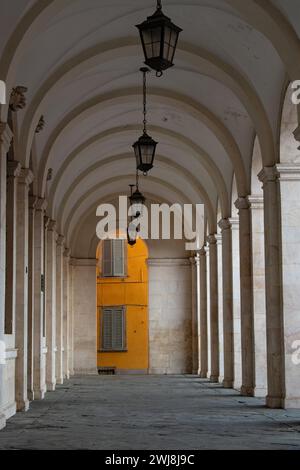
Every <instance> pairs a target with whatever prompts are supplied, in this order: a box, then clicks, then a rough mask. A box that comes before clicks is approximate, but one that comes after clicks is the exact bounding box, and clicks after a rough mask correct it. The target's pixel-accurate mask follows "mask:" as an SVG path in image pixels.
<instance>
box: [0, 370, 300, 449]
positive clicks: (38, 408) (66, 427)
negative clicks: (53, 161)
mask: <svg viewBox="0 0 300 470" xmlns="http://www.w3.org/2000/svg"><path fill="white" fill-rule="evenodd" d="M0 449H53V450H55V449H105V450H112V449H115V450H142V449H146V450H153V449H155V450H156V449H157V450H161V449H163V450H176V449H184V450H190V449H199V450H202V449H300V410H297V411H296V410H295V411H284V410H267V409H266V408H264V406H263V400H260V399H254V398H241V397H240V396H239V395H238V394H237V393H235V392H233V391H230V390H229V391H226V390H223V389H222V388H221V387H220V386H218V385H217V386H216V385H211V384H208V383H207V382H205V381H201V380H200V379H199V378H195V377H190V376H189V377H183V376H176V377H175V376H174V377H173V376H172V377H164V376H163V377H157V376H155V377H152V376H134V377H120V376H107V377H84V378H81V377H79V378H78V377H77V378H73V379H72V380H70V381H69V382H68V383H67V384H66V385H64V386H60V387H59V388H58V390H57V391H56V392H55V393H53V392H52V393H48V394H47V396H46V399H45V400H44V401H37V402H34V403H32V404H31V407H30V411H29V412H28V413H18V414H17V415H16V416H15V417H13V418H12V419H11V420H9V422H8V425H7V427H6V429H4V430H3V431H1V432H0Z"/></svg>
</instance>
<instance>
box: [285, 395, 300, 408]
mask: <svg viewBox="0 0 300 470" xmlns="http://www.w3.org/2000/svg"><path fill="white" fill-rule="evenodd" d="M283 406H284V408H285V409H295V408H297V409H299V408H300V398H297V397H295V398H286V399H285V400H284V403H283Z"/></svg>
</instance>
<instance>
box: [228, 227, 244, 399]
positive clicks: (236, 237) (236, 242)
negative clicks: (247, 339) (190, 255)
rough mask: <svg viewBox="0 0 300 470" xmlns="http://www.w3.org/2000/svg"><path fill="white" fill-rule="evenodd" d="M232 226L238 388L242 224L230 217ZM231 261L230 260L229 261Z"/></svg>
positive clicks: (238, 382) (236, 381)
mask: <svg viewBox="0 0 300 470" xmlns="http://www.w3.org/2000/svg"><path fill="white" fill-rule="evenodd" d="M230 224H231V226H232V280H233V284H232V287H233V288H232V300H233V350H234V383H233V386H234V388H235V389H236V390H239V391H240V390H241V387H242V339H241V288H240V282H241V281H240V224H239V219H238V218H233V219H230ZM229 263H230V261H229Z"/></svg>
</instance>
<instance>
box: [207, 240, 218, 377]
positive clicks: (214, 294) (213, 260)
mask: <svg viewBox="0 0 300 470" xmlns="http://www.w3.org/2000/svg"><path fill="white" fill-rule="evenodd" d="M209 261H210V269H209V272H210V341H211V342H210V349H211V376H210V381H211V382H214V383H217V382H218V381H219V374H220V369H219V315H218V251H217V240H216V235H210V236H209Z"/></svg>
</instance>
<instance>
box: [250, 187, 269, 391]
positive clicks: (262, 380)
mask: <svg viewBox="0 0 300 470" xmlns="http://www.w3.org/2000/svg"><path fill="white" fill-rule="evenodd" d="M248 201H249V204H250V209H251V227H252V256H253V309H254V346H255V396H257V397H265V396H266V394H267V332H266V299H265V297H266V287H265V275H266V273H265V236H264V198H263V194H261V195H252V196H249V197H248Z"/></svg>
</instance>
